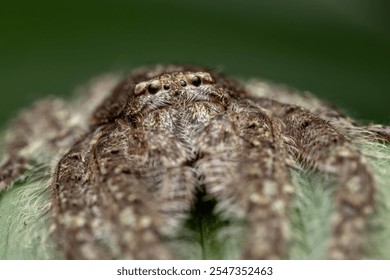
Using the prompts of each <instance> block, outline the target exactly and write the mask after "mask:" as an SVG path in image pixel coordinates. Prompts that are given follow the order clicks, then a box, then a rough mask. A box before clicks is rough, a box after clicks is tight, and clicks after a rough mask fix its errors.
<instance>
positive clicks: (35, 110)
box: [0, 75, 118, 191]
mask: <svg viewBox="0 0 390 280" xmlns="http://www.w3.org/2000/svg"><path fill="white" fill-rule="evenodd" d="M117 82H118V77H116V76H114V75H104V76H102V77H99V78H97V79H95V80H93V81H92V82H91V83H90V84H89V85H88V86H87V88H86V89H83V90H82V91H83V92H82V93H84V91H85V94H80V93H79V92H77V93H78V96H80V97H78V98H77V99H78V100H77V102H75V104H71V105H69V104H66V103H65V102H64V101H63V100H61V99H58V98H53V97H51V98H47V99H44V100H42V101H39V102H37V103H36V104H34V105H33V106H32V107H31V108H30V109H27V110H25V111H23V112H22V113H21V114H20V115H19V116H18V117H17V119H15V120H14V121H13V122H12V123H11V125H10V132H9V133H8V135H6V143H5V154H4V159H3V162H2V164H1V166H0V191H2V190H4V189H5V188H6V187H7V186H9V185H11V184H12V183H13V182H14V181H16V180H17V179H18V178H19V177H20V176H21V175H22V174H23V173H24V172H25V171H26V170H27V169H29V167H30V165H29V163H31V162H38V163H40V162H48V161H51V160H52V158H53V155H55V154H59V153H61V152H63V153H65V152H67V150H69V148H70V147H71V146H72V145H73V143H74V142H75V141H76V139H77V138H79V137H80V136H81V135H82V134H83V133H84V132H85V131H86V130H87V129H88V128H89V127H88V119H87V118H88V116H89V115H90V114H91V113H92V111H94V110H95V108H96V107H97V106H98V105H99V104H100V103H101V102H102V99H103V98H104V97H105V96H106V95H107V94H108V93H109V92H110V90H111V88H112V87H113V86H114V85H115V84H116V83H117Z"/></svg>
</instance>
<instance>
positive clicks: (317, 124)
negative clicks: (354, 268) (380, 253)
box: [259, 99, 375, 259]
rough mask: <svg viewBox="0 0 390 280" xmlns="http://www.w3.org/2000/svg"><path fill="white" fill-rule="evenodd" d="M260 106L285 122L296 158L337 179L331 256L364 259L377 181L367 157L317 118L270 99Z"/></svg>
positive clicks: (302, 110) (303, 110) (296, 107)
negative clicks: (366, 159)
mask: <svg viewBox="0 0 390 280" xmlns="http://www.w3.org/2000/svg"><path fill="white" fill-rule="evenodd" d="M259 104H260V105H261V106H263V107H265V108H272V110H273V113H274V114H275V116H277V117H279V118H281V119H282V120H283V122H284V124H285V134H286V135H288V136H289V137H291V138H292V139H293V140H294V143H295V144H294V145H295V148H296V149H295V151H296V152H295V157H296V158H298V159H299V160H301V161H302V162H303V163H304V164H306V165H307V167H309V168H316V169H318V170H320V171H323V172H326V173H329V174H335V175H337V176H338V179H339V187H338V189H337V191H336V214H335V217H334V223H333V235H332V238H331V242H330V246H329V251H328V257H329V258H335V259H358V258H361V257H362V255H363V250H364V246H363V245H364V237H365V233H366V227H367V222H368V219H369V215H370V213H371V212H372V211H373V208H374V204H375V201H374V194H375V184H374V178H373V175H372V173H371V171H370V169H369V167H368V166H367V164H366V161H365V159H364V157H363V156H362V155H361V154H360V153H359V152H358V151H357V149H356V148H355V147H354V145H353V144H352V143H351V142H350V141H349V140H348V139H347V138H345V137H344V136H343V135H342V134H340V133H339V132H338V131H337V130H336V129H335V128H334V127H333V126H332V125H331V124H329V123H328V122H327V121H325V120H323V119H322V118H320V117H318V116H317V115H314V114H313V113H311V112H309V111H307V110H305V109H302V108H301V107H298V106H292V105H284V104H281V103H278V102H275V101H272V100H268V99H260V100H259Z"/></svg>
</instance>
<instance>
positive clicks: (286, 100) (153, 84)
mask: <svg viewBox="0 0 390 280" xmlns="http://www.w3.org/2000/svg"><path fill="white" fill-rule="evenodd" d="M116 84H117V79H116V77H111V76H106V77H103V78H101V79H100V80H98V81H97V82H96V83H95V84H94V85H93V86H92V87H91V89H90V90H89V94H88V95H87V97H86V98H85V99H84V100H82V101H79V102H77V103H76V104H72V105H71V106H70V105H68V104H66V103H64V102H63V101H61V100H57V99H49V100H45V101H43V102H40V103H37V104H36V105H35V106H34V107H33V108H32V109H31V110H29V111H26V112H25V113H23V114H22V115H21V116H20V117H19V119H17V120H16V122H15V123H14V124H13V129H12V131H11V132H10V134H9V135H8V144H7V148H6V155H5V159H4V162H3V166H2V169H1V173H0V191H1V190H2V189H5V188H6V187H7V186H8V185H10V184H11V183H12V182H13V181H14V180H15V179H17V178H18V177H19V176H20V175H21V174H22V173H23V172H24V171H25V170H26V169H27V168H28V166H29V162H31V161H32V160H41V161H42V160H46V161H50V159H51V158H52V157H51V156H50V155H53V154H60V155H61V154H62V155H61V157H60V159H59V160H57V161H56V162H55V163H54V164H53V165H54V166H55V167H54V169H53V172H52V176H51V179H50V180H49V187H50V191H51V197H52V201H51V205H52V207H51V212H52V223H53V231H54V234H55V235H54V236H56V240H58V241H59V248H60V253H61V254H62V255H63V256H64V257H65V258H77V259H79V258H136V259H154V258H163V259H165V258H174V257H177V256H176V255H175V253H174V252H173V251H172V250H171V249H170V247H169V246H168V245H167V244H166V243H165V242H163V241H162V240H163V239H162V237H163V236H167V235H170V236H174V235H175V232H176V231H177V230H178V228H179V226H180V223H181V221H182V217H183V215H184V214H185V213H187V212H188V211H189V210H190V209H191V206H192V204H193V203H194V199H195V194H196V192H197V191H199V188H201V189H202V191H204V192H206V193H207V194H208V195H209V196H210V197H212V198H214V199H215V200H216V201H218V203H219V209H220V210H221V211H222V212H223V213H225V214H226V216H229V217H231V218H239V219H245V220H246V222H247V224H248V229H247V232H246V238H244V239H245V242H246V243H245V244H244V245H243V248H242V252H241V257H242V258H259V259H262V258H265V259H270V258H286V257H288V255H287V254H286V248H287V247H288V246H287V245H288V241H289V230H288V228H289V222H288V216H289V205H290V199H291V198H292V197H293V194H294V186H292V184H291V183H290V181H291V178H290V169H291V168H292V167H295V168H298V166H300V167H302V168H305V169H306V168H307V169H315V170H318V171H320V172H323V173H325V174H330V175H334V176H335V177H336V178H337V181H338V183H337V184H338V187H337V190H336V194H335V199H334V201H335V208H336V213H335V216H334V220H333V228H332V234H331V238H330V240H329V247H328V255H327V257H329V258H360V257H362V256H363V249H364V240H365V239H364V237H365V234H366V227H367V221H368V218H369V216H370V213H371V212H372V211H373V208H374V206H375V199H374V198H375V183H374V178H373V175H372V172H371V171H370V168H369V167H368V166H367V164H366V161H365V158H364V157H363V155H362V153H361V152H360V151H359V149H358V148H357V146H355V144H354V141H353V139H352V138H353V137H358V136H357V135H358V134H359V135H362V136H361V137H366V138H367V137H369V138H371V139H372V140H375V141H377V140H380V141H389V139H390V137H389V135H390V130H389V128H387V127H382V126H378V125H370V126H366V127H359V126H358V125H357V124H356V123H355V122H354V121H352V120H351V119H349V118H347V117H345V116H343V115H342V114H341V113H339V112H338V111H337V110H335V109H334V108H333V107H331V106H329V105H328V104H326V103H323V102H321V101H319V100H318V99H315V98H313V97H311V96H309V95H300V94H297V93H296V92H293V91H291V90H289V89H285V88H282V87H277V86H272V85H270V84H265V83H260V82H252V83H250V84H249V85H248V86H245V85H240V84H239V83H237V82H235V81H233V80H230V79H227V78H225V77H223V76H221V75H219V74H216V73H214V72H212V71H208V70H206V69H203V68H200V67H193V66H176V65H168V66H157V67H153V68H143V69H139V70H136V71H135V72H133V73H132V74H131V75H130V76H129V77H128V78H126V79H125V80H124V81H122V82H120V83H119V84H118V85H116ZM115 85H116V86H115ZM26 135H28V137H26Z"/></svg>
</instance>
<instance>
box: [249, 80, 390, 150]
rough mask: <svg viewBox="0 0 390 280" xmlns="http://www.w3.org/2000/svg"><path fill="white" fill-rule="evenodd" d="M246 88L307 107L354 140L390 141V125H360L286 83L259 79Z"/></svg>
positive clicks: (257, 96) (252, 91)
mask: <svg viewBox="0 0 390 280" xmlns="http://www.w3.org/2000/svg"><path fill="white" fill-rule="evenodd" d="M246 90H247V91H248V93H249V94H250V95H252V96H253V97H255V98H269V99H273V100H276V101H278V102H280V103H285V104H292V105H296V106H300V107H302V108H305V109H306V110H309V111H310V112H312V113H314V114H316V115H318V116H320V117H321V118H323V119H325V120H327V121H329V122H330V123H331V124H332V125H333V126H334V127H335V128H336V129H338V130H340V131H342V132H343V133H344V134H345V135H346V136H347V137H349V139H350V140H351V141H352V142H358V141H360V140H371V141H384V142H390V126H385V125H376V124H370V125H360V124H359V123H357V122H356V121H355V120H353V119H351V118H349V117H348V116H346V115H345V114H344V113H343V112H342V111H341V110H339V109H338V108H336V107H335V106H334V105H333V104H330V103H329V102H326V101H323V100H320V99H318V98H316V97H315V96H313V95H312V94H311V93H309V92H300V91H298V90H296V89H293V88H290V87H287V86H284V85H277V84H273V83H271V82H264V81H258V80H253V81H251V82H249V84H248V85H247V86H246Z"/></svg>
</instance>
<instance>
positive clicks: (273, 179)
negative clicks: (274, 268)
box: [198, 109, 290, 259]
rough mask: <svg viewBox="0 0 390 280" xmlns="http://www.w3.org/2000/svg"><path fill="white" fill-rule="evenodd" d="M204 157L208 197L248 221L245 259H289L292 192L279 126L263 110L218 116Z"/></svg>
mask: <svg viewBox="0 0 390 280" xmlns="http://www.w3.org/2000/svg"><path fill="white" fill-rule="evenodd" d="M199 151H200V153H201V155H202V158H201V159H200V160H199V162H198V170H199V171H200V173H201V174H202V175H203V176H204V177H205V179H204V183H205V186H206V189H207V191H208V192H209V193H210V194H211V195H213V196H216V197H217V198H218V200H219V202H220V205H221V208H222V210H224V211H226V212H228V214H230V215H233V217H234V216H236V217H239V218H244V217H245V218H246V220H247V221H248V225H249V228H248V235H247V238H246V241H245V245H244V251H243V253H242V255H241V257H242V258H244V259H279V258H284V257H285V250H286V245H287V239H288V232H287V231H288V219H287V207H288V191H289V189H290V188H289V185H288V178H287V171H286V167H285V166H286V165H285V162H284V161H283V160H284V153H285V152H286V151H285V149H284V147H283V145H282V141H281V140H280V132H279V130H278V128H277V126H276V124H273V123H271V121H270V119H269V118H268V117H267V116H266V115H265V114H264V113H263V112H262V111H260V110H258V109H253V110H252V111H246V110H242V111H240V112H237V113H232V115H231V116H230V118H228V117H226V116H217V117H215V118H214V119H212V120H211V121H210V124H209V125H208V126H207V127H206V128H205V129H204V131H203V133H202V135H201V138H200V145H199Z"/></svg>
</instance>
